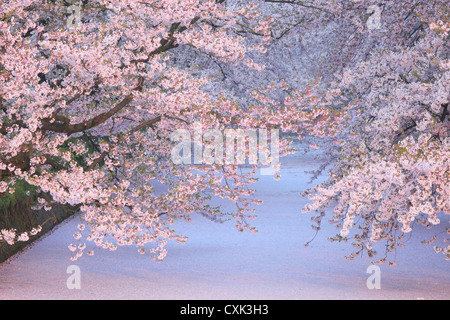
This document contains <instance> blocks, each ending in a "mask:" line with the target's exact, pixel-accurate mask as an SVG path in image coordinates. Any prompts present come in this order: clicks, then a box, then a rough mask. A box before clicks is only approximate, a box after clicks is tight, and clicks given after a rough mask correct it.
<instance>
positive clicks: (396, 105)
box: [305, 1, 450, 264]
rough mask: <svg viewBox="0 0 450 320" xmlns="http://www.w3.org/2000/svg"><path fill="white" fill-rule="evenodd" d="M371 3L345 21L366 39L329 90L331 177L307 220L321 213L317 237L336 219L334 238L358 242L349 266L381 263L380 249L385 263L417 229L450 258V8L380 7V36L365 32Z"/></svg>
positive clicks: (315, 192) (314, 196)
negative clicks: (428, 231)
mask: <svg viewBox="0 0 450 320" xmlns="http://www.w3.org/2000/svg"><path fill="white" fill-rule="evenodd" d="M373 4H374V3H373V2H371V1H354V6H353V7H347V10H346V12H343V14H342V15H341V18H340V19H343V21H347V22H351V24H352V25H353V26H350V25H349V26H348V27H347V28H348V29H353V30H354V32H359V33H360V36H358V37H360V38H361V39H362V40H361V41H360V45H359V53H355V55H354V57H353V58H352V61H350V62H349V63H347V64H346V65H344V67H343V69H342V71H341V72H339V73H336V74H335V75H334V76H335V77H334V79H332V80H331V81H330V85H329V87H328V89H327V90H328V94H331V95H332V99H331V105H332V106H333V108H334V109H335V110H336V112H337V113H338V114H339V117H338V118H339V119H340V120H339V124H338V125H337V127H336V128H335V130H333V131H332V132H331V133H332V134H328V133H326V134H325V135H326V136H328V139H323V140H322V141H321V143H319V145H321V146H322V147H323V149H324V156H325V158H327V159H328V162H327V163H326V164H327V165H329V166H331V169H330V171H329V178H328V179H327V180H326V181H325V182H324V183H322V184H320V185H318V186H317V187H316V188H313V189H311V190H308V191H307V192H306V194H307V195H309V197H310V199H311V200H312V202H311V203H310V204H308V205H307V206H306V208H305V211H308V212H309V211H315V212H317V216H316V217H315V218H314V221H315V222H316V225H315V228H316V229H317V230H318V229H320V224H321V220H322V219H323V217H325V216H326V210H327V209H329V210H332V212H333V216H332V218H331V219H330V221H331V223H333V224H336V226H337V227H338V228H339V229H340V233H339V234H337V235H336V237H334V238H331V239H332V240H336V241H348V240H352V246H353V247H355V249H356V250H355V251H354V252H353V253H352V254H350V255H349V256H348V258H349V259H353V258H355V257H356V256H358V255H360V254H361V253H363V252H367V254H368V255H369V257H375V255H376V253H377V250H376V249H375V246H376V244H378V243H380V242H381V243H383V246H381V249H383V247H384V248H385V250H384V251H385V253H384V255H382V256H381V257H379V258H377V260H376V261H375V262H377V263H383V262H386V261H387V260H388V259H389V253H391V252H393V251H395V250H396V248H397V247H401V246H404V245H405V244H406V240H407V239H408V237H407V234H408V233H409V232H411V231H412V230H413V229H414V228H416V227H417V226H418V225H419V224H421V225H424V226H425V227H427V228H432V227H434V228H438V229H437V230H440V231H438V232H437V234H436V235H435V236H434V237H433V238H432V239H429V240H424V243H428V244H431V243H434V242H436V241H437V242H436V243H438V245H436V246H435V247H434V249H435V251H436V252H438V253H443V254H444V256H445V257H446V258H447V259H449V258H450V246H449V245H448V244H447V243H448V238H446V237H445V235H447V236H448V234H450V229H449V227H448V226H445V227H441V228H439V227H440V226H439V224H440V223H441V220H440V218H439V216H442V215H449V214H450V184H449V177H450V168H449V160H450V144H449V143H450V139H449V134H450V123H449V120H450V119H449V109H448V102H449V93H450V81H449V80H450V78H449V77H450V73H449V48H450V46H449V37H448V31H449V30H450V12H449V8H448V3H447V2H446V1H426V2H425V1H384V2H383V4H382V6H381V5H380V6H381V7H379V9H380V12H381V13H382V15H381V16H380V17H381V19H380V25H379V28H376V29H374V28H370V25H369V24H367V25H365V24H364V21H365V19H367V16H365V15H364V10H365V9H366V8H369V7H370V6H371V5H373ZM314 131H316V128H314V130H313V131H311V132H312V134H315V132H314ZM316 136H317V137H322V136H323V131H321V132H319V135H316ZM442 218H443V219H444V221H448V218H445V216H443V217H441V219H442ZM445 219H446V220H445ZM442 235H444V237H442ZM379 247H380V246H379ZM390 263H391V264H395V261H394V260H390Z"/></svg>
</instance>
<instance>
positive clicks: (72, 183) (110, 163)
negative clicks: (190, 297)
mask: <svg viewBox="0 0 450 320" xmlns="http://www.w3.org/2000/svg"><path fill="white" fill-rule="evenodd" d="M224 2H225V1H213V0H205V1H191V0H183V1H173V0H162V1H127V0H113V1H106V0H98V1H89V2H88V1H83V2H80V1H62V0H55V1H46V0H45V1H44V0H35V1H33V0H27V1H15V0H10V1H3V2H2V3H1V5H0V34H1V37H0V39H1V40H0V50H1V58H0V88H1V89H0V102H1V108H0V110H1V111H0V112H1V119H0V146H1V149H0V197H1V196H4V195H5V194H6V193H14V187H15V185H16V183H17V182H18V181H25V182H26V183H28V184H29V185H31V186H35V187H37V188H38V189H39V197H38V199H37V203H36V208H44V209H45V210H50V209H51V207H52V205H54V204H56V203H59V204H67V205H70V206H75V207H77V208H79V209H80V211H81V212H82V213H83V222H82V223H80V225H79V231H77V232H76V233H75V235H74V237H75V239H77V240H78V242H77V244H73V245H71V246H70V247H69V249H70V250H71V251H73V252H74V253H73V254H74V255H73V257H72V259H74V260H75V259H77V258H79V257H80V256H81V255H82V254H83V250H84V249H85V248H86V243H85V242H83V241H84V240H88V241H93V242H95V244H96V245H97V246H99V247H102V248H105V249H109V250H115V249H116V248H117V246H118V245H135V246H136V247H137V248H138V250H139V252H140V253H146V252H147V253H149V254H150V255H151V256H152V257H153V258H155V259H156V260H162V259H163V258H164V256H165V255H166V250H165V249H164V246H165V245H166V244H167V241H168V240H176V241H178V242H181V243H183V242H184V241H185V240H186V239H185V237H183V236H181V235H177V234H176V233H175V231H174V230H172V229H171V227H170V225H171V224H172V223H173V222H174V220H175V219H185V220H188V221H189V220H190V214H191V213H193V212H199V213H201V214H203V215H205V216H207V217H210V218H211V219H218V218H220V217H223V215H225V214H228V215H230V216H232V218H234V219H236V226H237V228H238V229H239V230H240V231H244V230H250V231H252V232H254V231H255V229H254V228H252V227H251V226H250V225H249V223H248V220H249V219H252V218H254V214H253V211H254V209H253V208H252V205H253V204H259V201H258V200H257V199H254V198H253V197H252V194H253V192H254V190H252V189H249V188H248V185H249V184H251V183H253V182H255V181H256V180H255V178H254V177H253V176H254V173H255V170H256V166H254V167H252V170H250V172H247V173H243V172H241V171H240V168H238V167H237V166H236V165H222V166H219V165H203V166H197V167H192V166H185V165H178V164H175V163H174V161H172V159H171V151H172V148H173V145H174V142H173V141H172V140H171V133H172V132H173V131H174V130H175V129H180V128H186V129H188V130H191V129H192V128H190V125H191V124H192V123H194V122H195V123H201V124H202V125H203V127H204V128H210V127H214V128H216V129H221V130H224V129H225V128H250V126H253V125H260V126H261V127H265V128H268V129H270V127H268V126H267V125H265V124H264V121H263V120H262V119H259V120H258V119H254V120H251V119H250V117H249V115H248V110H247V109H246V108H245V106H241V105H238V103H237V102H236V101H234V100H232V99H229V98H227V97H226V96H225V95H223V94H218V95H212V94H211V93H208V92H207V91H206V90H204V88H205V87H206V86H207V85H208V83H209V82H210V81H211V79H210V77H206V76H202V75H198V74H195V73H194V72H193V71H192V70H184V69H183V68H179V67H177V66H176V64H175V65H174V64H173V63H172V62H171V61H170V59H171V57H170V55H169V52H170V50H173V49H175V48H177V47H179V46H185V47H190V48H192V49H193V50H196V51H198V52H200V53H202V54H206V55H209V56H211V57H214V59H217V60H219V61H222V62H229V63H232V64H233V65H239V64H245V65H247V66H248V67H250V68H256V69H261V68H262V67H261V66H259V65H257V64H256V63H254V62H253V61H252V60H251V59H249V58H248V56H247V55H248V52H250V51H252V50H253V51H254V50H257V51H264V41H267V39H261V40H260V44H259V45H254V46H249V45H248V44H247V43H246V42H245V38H244V37H243V36H241V35H239V32H237V31H238V30H239V28H240V27H239V26H240V25H243V24H244V23H245V25H247V26H249V25H252V28H258V30H259V32H260V33H262V34H266V33H268V29H269V24H268V22H267V19H263V18H259V14H258V11H257V10H256V8H257V5H255V4H251V3H250V4H245V5H240V6H237V7H233V6H226V5H225V3H224ZM74 8H75V9H76V10H74ZM250 120H251V121H250ZM283 141H284V140H283ZM281 145H282V149H283V145H285V146H286V148H285V149H286V150H287V140H286V142H281ZM214 196H216V197H221V198H225V199H229V200H231V201H233V202H234V203H235V205H236V210H235V211H234V212H231V213H230V212H223V210H221V208H220V207H217V206H213V205H212V204H211V203H210V200H211V198H212V197H214ZM38 231H39V227H36V228H35V229H33V230H31V231H23V232H22V233H20V235H18V234H16V232H17V230H15V229H11V230H6V229H4V230H1V237H0V241H4V242H7V243H9V244H12V243H14V241H26V240H27V239H28V235H33V234H35V233H36V232H38ZM86 233H88V235H87V236H86ZM152 244H153V245H152ZM88 254H93V252H92V251H89V252H88Z"/></svg>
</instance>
